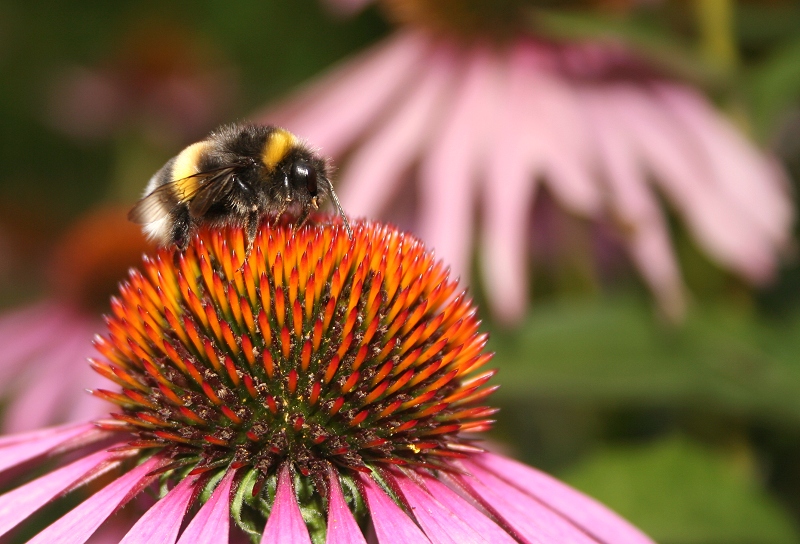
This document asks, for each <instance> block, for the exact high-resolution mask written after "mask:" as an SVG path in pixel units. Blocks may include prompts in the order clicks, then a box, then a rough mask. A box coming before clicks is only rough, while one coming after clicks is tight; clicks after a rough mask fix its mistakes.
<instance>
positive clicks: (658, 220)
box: [257, 27, 793, 321]
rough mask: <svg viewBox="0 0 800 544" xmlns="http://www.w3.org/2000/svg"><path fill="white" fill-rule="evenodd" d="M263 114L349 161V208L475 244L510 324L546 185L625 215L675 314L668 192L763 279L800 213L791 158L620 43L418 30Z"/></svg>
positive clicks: (677, 298)
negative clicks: (464, 37) (785, 160)
mask: <svg viewBox="0 0 800 544" xmlns="http://www.w3.org/2000/svg"><path fill="white" fill-rule="evenodd" d="M257 119H259V120H261V121H262V122H265V123H275V124H280V125H283V126H285V127H286V128H288V129H290V130H292V131H294V132H295V133H298V134H302V135H303V136H304V137H305V138H307V139H308V141H309V142H312V143H313V144H314V145H316V146H318V147H319V148H321V150H322V152H323V153H325V154H328V155H331V156H333V157H334V158H335V159H339V162H340V164H341V171H340V174H339V176H338V177H339V191H340V198H341V201H342V203H343V205H344V207H345V209H346V210H347V211H348V213H349V214H352V215H355V216H360V215H363V216H368V217H388V218H390V219H392V220H395V221H399V222H400V223H401V224H403V226H404V227H407V228H410V229H411V230H413V231H414V232H415V233H417V234H418V235H419V236H420V237H421V238H423V239H424V240H426V242H427V243H429V244H430V245H431V246H432V247H433V248H435V250H436V252H437V254H438V255H439V256H440V257H441V258H443V259H444V260H445V261H447V262H449V263H451V264H452V266H453V268H454V269H455V270H456V271H457V272H458V273H460V274H461V275H462V277H466V276H467V274H468V272H469V269H470V263H471V259H472V254H473V251H474V250H476V249H478V248H476V247H475V246H479V250H478V254H479V255H480V257H481V259H480V265H481V270H482V275H483V277H484V279H485V288H486V290H487V292H488V296H489V302H490V304H491V306H492V309H493V310H494V311H495V313H496V314H497V315H498V316H499V317H500V318H502V319H504V320H506V321H514V320H516V319H519V318H520V317H521V316H522V315H523V313H524V311H525V309H526V307H527V304H528V299H529V297H528V286H529V279H528V272H527V268H528V259H529V253H530V251H531V245H532V242H531V240H532V237H533V233H532V230H531V229H532V227H531V225H532V222H533V219H535V218H532V211H533V207H534V202H536V201H538V200H540V199H541V196H542V191H543V190H545V191H546V192H548V193H550V194H551V195H552V196H553V197H554V198H555V201H556V202H557V203H558V205H559V206H560V207H561V208H562V209H563V210H566V211H567V212H569V213H571V214H574V215H576V216H578V217H581V218H585V219H586V220H588V221H590V222H592V223H595V224H602V225H606V226H607V225H612V226H613V229H614V231H615V233H616V235H617V237H618V238H620V239H621V240H622V243H623V244H624V247H625V248H626V250H627V253H628V254H629V255H630V259H631V260H632V261H633V263H634V264H635V266H636V267H637V268H638V270H639V272H640V274H641V275H642V277H643V279H644V281H645V282H646V283H647V285H648V286H649V287H650V289H651V290H652V292H653V293H654V295H655V297H656V298H657V300H658V303H659V305H660V307H661V308H662V310H663V311H664V312H665V313H666V314H667V315H669V316H671V317H672V318H679V317H680V316H681V315H682V314H683V311H684V306H685V293H684V289H685V288H684V285H683V280H682V277H681V272H680V269H679V266H678V263H677V260H676V256H675V252H674V250H673V247H672V242H671V238H670V231H669V227H668V222H667V219H666V211H665V209H664V206H663V205H662V203H661V202H660V198H661V197H662V196H663V197H664V198H665V199H666V201H667V202H668V203H669V205H670V208H671V209H674V210H675V211H677V212H678V214H680V216H681V217H682V218H683V220H684V221H685V222H686V224H687V225H688V227H689V230H690V231H691V233H692V235H693V236H694V239H695V241H696V242H697V244H698V245H699V247H700V248H702V250H703V251H705V252H706V254H707V255H708V256H709V257H710V258H711V259H712V260H713V261H715V262H716V263H717V264H718V265H719V266H721V267H723V268H726V269H728V270H731V271H733V272H734V273H736V274H738V275H740V276H741V277H743V278H745V279H746V280H748V281H751V282H753V283H761V282H764V281H766V280H768V279H769V278H770V277H771V276H772V275H773V272H774V271H775V268H776V261H777V257H778V255H779V253H780V251H781V250H782V249H783V248H784V247H785V246H786V245H787V241H788V238H789V230H790V226H791V224H792V221H793V212H792V206H791V202H790V199H789V196H788V188H787V184H786V183H785V179H784V174H783V172H782V170H781V169H780V167H778V166H777V165H776V164H775V163H774V162H773V161H772V160H771V159H770V158H769V157H767V156H765V155H764V154H762V153H761V152H759V151H758V150H757V149H756V148H755V147H754V146H753V145H752V144H751V143H749V142H748V141H747V140H746V139H745V138H744V137H743V136H742V135H741V134H740V133H739V131H738V130H736V129H735V128H734V127H733V126H732V125H731V123H730V122H728V121H727V120H726V119H725V118H724V117H722V116H721V115H719V114H718V113H717V112H716V111H715V110H714V108H713V106H712V105H711V104H710V103H709V102H708V101H707V100H706V99H705V98H704V97H703V96H702V95H701V94H700V93H699V92H698V91H696V90H695V89H693V88H691V87H689V86H688V85H685V84H683V83H680V82H676V81H671V80H669V79H666V78H663V77H659V76H657V75H656V74H655V73H653V70H652V69H650V68H648V66H646V65H645V64H644V63H643V62H641V61H639V60H637V58H636V57H635V56H634V55H633V54H632V53H631V52H630V51H628V50H627V49H625V48H624V47H622V46H620V45H613V44H598V43H582V44H554V43H548V42H544V41H541V40H537V39H533V38H519V39H517V40H516V41H515V42H514V43H513V44H511V45H509V46H507V47H492V46H488V45H482V44H477V45H472V46H466V45H461V44H460V43H459V42H455V41H451V40H449V39H446V38H442V37H435V36H433V35H430V34H428V33H425V32H422V31H417V30H412V29H409V28H408V27H407V28H406V29H404V30H400V31H398V32H397V33H396V34H395V35H394V36H392V37H390V38H388V39H387V40H386V41H385V42H384V43H382V44H380V45H378V46H376V47H374V48H372V49H371V50H370V51H368V52H366V53H364V54H362V55H361V56H359V57H358V58H356V59H353V60H351V61H349V62H346V63H345V64H344V65H342V66H339V67H337V68H335V69H334V70H332V71H331V72H330V73H329V74H328V75H326V76H323V77H322V78H321V79H320V80H319V81H317V82H316V83H313V84H311V85H310V86H309V87H308V88H307V89H306V90H305V91H301V92H300V93H299V94H298V95H297V97H296V98H293V99H290V100H289V101H288V102H287V103H284V104H282V105H279V106H278V107H276V108H270V109H269V110H268V111H265V112H262V113H260V114H258V115H257ZM378 180H380V181H378ZM411 195H414V196H411ZM414 197H416V198H414ZM478 218H479V219H478ZM551 243H556V244H557V243H558V240H554V241H552V242H551Z"/></svg>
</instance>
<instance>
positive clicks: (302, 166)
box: [292, 159, 317, 196]
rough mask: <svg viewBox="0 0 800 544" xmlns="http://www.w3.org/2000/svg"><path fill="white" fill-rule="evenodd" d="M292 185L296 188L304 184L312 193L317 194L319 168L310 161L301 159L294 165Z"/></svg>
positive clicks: (312, 194)
mask: <svg viewBox="0 0 800 544" xmlns="http://www.w3.org/2000/svg"><path fill="white" fill-rule="evenodd" d="M292 185H294V188H295V189H300V188H302V187H303V186H305V188H306V189H307V190H308V192H309V193H311V196H316V194H317V169H316V168H314V165H312V164H311V163H310V162H309V161H307V160H305V159H300V160H298V161H296V162H295V163H294V164H293V165H292Z"/></svg>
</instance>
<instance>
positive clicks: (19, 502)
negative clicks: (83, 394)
mask: <svg viewBox="0 0 800 544" xmlns="http://www.w3.org/2000/svg"><path fill="white" fill-rule="evenodd" d="M115 457H117V455H116V454H114V453H110V452H108V451H99V452H97V453H94V454H92V455H89V456H87V457H82V458H81V459H78V460H77V461H75V462H73V463H70V464H69V465H67V466H65V467H61V468H60V469H58V470H55V471H53V472H50V473H48V474H46V475H44V476H42V477H40V478H37V479H35V480H33V481H31V482H28V483H27V484H25V485H23V486H20V487H18V488H16V489H14V490H13V491H9V492H8V493H5V494H3V495H0V535H4V534H6V533H7V532H8V531H9V530H11V529H13V528H14V527H16V526H17V524H19V523H20V522H21V521H23V520H24V519H26V518H27V517H28V516H30V515H31V514H33V513H34V512H36V511H37V510H38V509H39V508H41V507H42V506H44V505H45V504H47V503H48V502H50V501H51V500H53V499H54V498H55V497H57V496H58V495H60V494H61V493H62V492H64V491H65V490H67V489H69V488H70V487H72V486H73V485H74V484H76V483H84V482H85V481H86V480H88V479H89V478H88V477H89V475H90V473H91V475H92V476H94V475H95V473H96V472H97V469H99V468H103V469H109V468H112V467H113V466H114V463H109V461H112V460H113V459H114V458H115ZM104 465H105V466H104Z"/></svg>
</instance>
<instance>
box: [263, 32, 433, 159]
mask: <svg viewBox="0 0 800 544" xmlns="http://www.w3.org/2000/svg"><path fill="white" fill-rule="evenodd" d="M428 45H429V44H428V40H427V39H426V38H425V36H423V35H420V34H419V33H416V32H405V33H399V34H398V35H396V36H395V37H394V38H392V39H390V40H388V41H387V42H386V43H385V44H383V45H381V46H379V47H378V48H376V49H375V50H371V51H369V52H367V53H366V54H365V55H362V56H361V57H359V58H357V59H355V61H354V62H351V63H350V64H349V65H348V66H345V67H343V72H344V73H341V72H339V71H336V72H333V73H332V74H330V75H329V76H327V77H326V76H323V77H322V78H321V80H320V81H318V82H316V83H312V84H311V88H310V89H308V90H307V91H306V92H305V93H302V94H300V95H299V96H298V97H297V98H295V99H293V100H290V101H289V102H288V103H286V104H284V105H282V106H279V107H278V108H277V109H276V108H270V109H269V110H268V111H267V112H264V113H261V114H258V115H256V118H257V119H259V120H261V121H263V122H264V123H270V124H278V125H282V126H284V127H285V128H287V129H289V130H291V131H292V132H294V133H296V134H301V135H302V136H303V137H304V138H307V139H308V141H309V142H311V143H312V145H314V146H316V147H319V148H320V149H321V151H322V152H323V153H325V154H327V155H338V154H340V153H342V151H344V150H345V149H346V148H347V146H349V145H351V144H352V143H353V141H354V140H356V138H358V137H359V136H360V135H361V134H362V133H363V132H364V131H365V130H366V129H367V128H368V127H369V126H370V125H371V124H372V123H373V122H374V118H375V116H377V115H380V114H381V112H383V111H384V110H385V109H386V107H387V105H390V104H391V103H392V101H393V100H396V99H398V98H400V97H401V96H402V93H403V92H404V90H405V89H406V88H407V87H408V86H409V85H410V84H411V81H409V80H412V78H414V77H415V75H416V74H417V67H418V66H419V63H420V62H423V61H425V60H427V59H425V57H424V55H425V53H426V52H427V50H428ZM354 97H358V100H354V99H353V98H354Z"/></svg>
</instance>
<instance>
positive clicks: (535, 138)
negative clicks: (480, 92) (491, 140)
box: [493, 42, 600, 216]
mask: <svg viewBox="0 0 800 544" xmlns="http://www.w3.org/2000/svg"><path fill="white" fill-rule="evenodd" d="M541 57H545V58H544V59H542V58H541ZM549 57H550V55H545V54H544V53H543V52H542V51H541V50H540V48H539V47H538V46H537V45H535V44H531V43H527V42H526V43H522V44H519V45H518V46H517V48H516V49H515V50H514V52H513V54H512V56H511V59H510V66H511V70H512V73H513V74H514V77H515V78H517V81H516V82H515V86H518V89H519V91H518V95H517V97H516V98H515V102H516V103H517V108H516V112H515V113H516V116H515V122H516V124H517V126H518V127H519V129H518V131H519V138H520V152H521V153H522V154H523V157H524V160H525V161H527V162H528V164H529V168H530V169H531V172H530V174H531V175H533V176H543V178H544V180H545V183H546V184H547V186H548V187H549V188H550V190H551V192H552V193H553V196H555V198H556V199H557V200H558V201H559V202H561V203H562V204H563V206H564V207H565V208H566V209H568V210H571V211H573V212H575V213H579V214H581V215H584V216H592V215H595V214H596V213H597V212H598V210H599V207H600V193H599V191H598V188H597V183H596V181H595V180H594V179H593V176H592V172H591V171H590V165H589V164H588V160H587V158H588V157H587V156H586V154H585V152H583V153H581V148H580V142H581V140H585V138H586V136H585V134H584V129H583V126H582V125H583V123H582V122H581V118H580V114H579V112H578V111H576V106H577V104H576V103H575V102H574V100H570V98H571V92H570V91H569V90H568V88H567V86H566V85H564V84H562V83H561V82H559V80H558V79H557V76H555V75H554V74H552V73H550V72H549V71H547V69H546V68H547V64H548V62H547V60H548V59H549ZM499 179H502V178H498V180H493V181H494V182H495V183H498V181H499Z"/></svg>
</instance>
